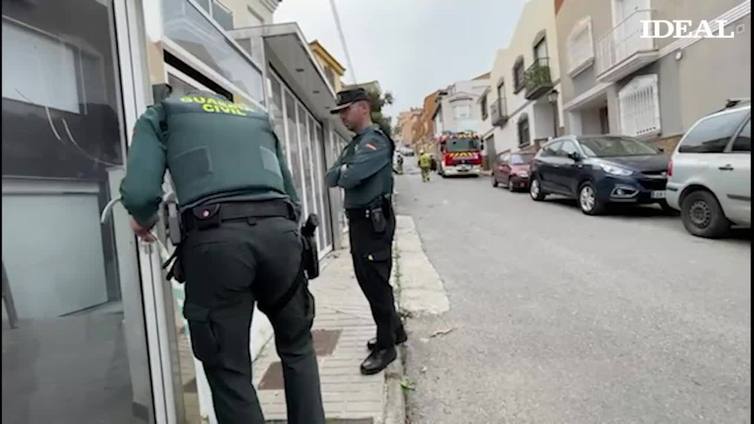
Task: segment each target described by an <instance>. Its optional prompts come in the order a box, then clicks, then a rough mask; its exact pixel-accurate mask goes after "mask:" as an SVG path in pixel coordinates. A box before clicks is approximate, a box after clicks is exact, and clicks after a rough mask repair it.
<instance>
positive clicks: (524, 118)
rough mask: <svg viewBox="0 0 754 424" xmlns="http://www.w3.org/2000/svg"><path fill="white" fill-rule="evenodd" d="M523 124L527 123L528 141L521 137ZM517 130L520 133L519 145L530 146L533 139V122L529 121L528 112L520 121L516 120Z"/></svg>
mask: <svg viewBox="0 0 754 424" xmlns="http://www.w3.org/2000/svg"><path fill="white" fill-rule="evenodd" d="M522 124H526V138H527V140H526V142H524V143H522V137H521V126H522ZM516 131H517V133H518V147H526V146H530V145H531V143H532V141H531V124H530V122H529V116H528V115H526V114H523V115H522V116H521V117H520V118H519V119H518V121H516Z"/></svg>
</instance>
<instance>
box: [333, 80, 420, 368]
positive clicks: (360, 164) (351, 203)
mask: <svg viewBox="0 0 754 424" xmlns="http://www.w3.org/2000/svg"><path fill="white" fill-rule="evenodd" d="M332 113H339V114H340V118H341V120H342V121H343V124H344V125H345V126H346V127H347V128H348V129H349V130H351V131H353V132H354V133H356V135H355V136H354V137H353V139H352V140H351V142H350V143H349V144H348V145H347V146H346V147H345V149H344V150H343V152H342V153H341V154H340V157H339V158H338V159H337V160H336V162H335V164H334V165H333V166H332V167H331V168H330V170H328V171H327V177H326V179H327V185H328V186H330V187H335V186H339V187H342V188H343V189H345V201H344V203H345V205H344V207H345V209H346V216H347V217H348V227H349V239H350V244H351V258H352V260H353V267H354V271H355V274H356V279H357V280H358V282H359V286H360V287H361V290H362V291H363V292H364V295H365V296H366V298H367V300H368V301H369V307H370V309H371V312H372V317H373V319H374V322H375V324H376V325H377V337H376V339H372V340H370V341H369V342H367V348H368V349H369V350H370V351H371V352H370V354H369V356H368V357H367V358H366V359H365V360H364V362H362V364H361V372H362V373H363V374H366V375H369V374H376V373H378V372H380V371H381V370H383V369H384V368H385V367H387V366H388V364H390V362H392V361H393V360H395V358H396V350H395V345H396V344H400V343H403V342H405V341H406V338H407V337H406V332H405V331H404V329H403V324H402V323H401V320H400V317H399V316H398V313H397V311H396V309H395V298H394V297H393V288H392V286H391V285H390V271H391V269H392V256H393V255H392V246H393V236H394V235H395V214H394V211H393V208H392V202H391V195H392V193H393V172H392V171H393V170H392V158H393V151H394V150H395V146H394V144H393V142H392V140H390V138H389V137H387V136H386V135H385V134H384V133H383V132H382V131H381V130H380V129H379V128H378V127H377V126H375V125H373V124H372V120H371V115H370V102H369V96H368V95H367V92H366V91H365V90H364V89H363V88H356V89H351V90H345V91H341V92H339V93H338V101H337V106H336V107H335V108H334V109H333V110H332Z"/></svg>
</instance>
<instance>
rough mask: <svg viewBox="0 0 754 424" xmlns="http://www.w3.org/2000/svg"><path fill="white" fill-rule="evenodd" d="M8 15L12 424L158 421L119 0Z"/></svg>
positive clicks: (6, 308) (6, 224)
mask: <svg viewBox="0 0 754 424" xmlns="http://www.w3.org/2000/svg"><path fill="white" fill-rule="evenodd" d="M2 10H3V16H2V72H3V83H2V97H3V98H2V112H3V117H2V120H3V125H2V162H3V168H2V202H3V208H2V245H3V249H2V271H3V272H2V277H3V311H2V319H3V330H2V345H3V352H2V368H3V369H2V379H3V393H2V398H3V399H2V400H3V411H2V421H3V422H4V423H5V422H7V423H93V422H103V423H105V422H106V423H140V422H144V423H146V422H154V408H153V401H152V385H151V380H150V373H149V365H148V364H149V362H148V355H147V343H146V334H145V321H144V310H143V299H142V295H141V283H140V277H139V267H138V261H137V249H136V245H135V240H134V237H133V233H131V232H130V229H129V226H128V219H127V215H126V214H125V211H123V209H122V208H120V209H118V208H116V213H115V215H114V216H113V218H112V219H110V220H108V221H107V222H106V223H105V224H101V223H100V211H101V210H102V208H103V207H104V206H105V204H106V203H107V202H108V201H109V200H110V199H111V198H112V197H113V196H117V193H116V191H117V187H118V184H119V182H120V179H121V178H122V176H123V174H124V172H123V163H124V146H125V132H124V127H123V119H124V118H123V111H122V110H121V104H122V101H121V95H122V93H121V87H120V76H119V65H118V62H117V51H116V50H115V48H116V47H115V46H116V42H115V39H114V34H115V28H114V11H113V5H112V2H111V1H107V0H68V1H65V2H57V1H48V2H19V1H11V0H3V3H2ZM62 17H65V18H62Z"/></svg>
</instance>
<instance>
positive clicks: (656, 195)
mask: <svg viewBox="0 0 754 424" xmlns="http://www.w3.org/2000/svg"><path fill="white" fill-rule="evenodd" d="M652 198H653V199H664V198H665V190H663V191H653V192H652Z"/></svg>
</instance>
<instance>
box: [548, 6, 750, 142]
mask: <svg viewBox="0 0 754 424" xmlns="http://www.w3.org/2000/svg"><path fill="white" fill-rule="evenodd" d="M555 7H556V10H557V18H556V21H557V29H558V35H559V37H558V46H559V50H560V51H561V52H562V54H561V56H560V62H561V69H562V70H563V71H562V75H561V85H562V90H561V91H562V95H563V103H564V105H563V108H564V111H565V130H566V132H568V133H571V134H602V133H615V134H626V135H632V136H638V137H641V138H645V139H648V140H653V141H655V142H656V143H658V144H659V145H660V146H661V147H664V148H665V150H666V152H671V151H672V150H673V148H674V147H675V145H676V144H677V142H678V140H679V139H680V137H681V136H682V135H683V133H684V132H685V131H686V130H687V129H688V128H689V126H690V125H691V124H693V123H694V122H695V121H696V120H697V119H698V118H700V117H702V116H704V115H705V114H708V113H710V112H712V111H714V110H718V109H720V108H722V107H723V105H724V104H725V100H726V99H728V98H736V97H750V93H751V79H750V74H751V62H750V60H751V50H750V49H751V34H750V31H751V2H750V1H748V0H747V1H741V0H723V1H715V2H702V1H689V2H679V1H671V0H610V1H598V0H585V1H569V0H565V1H556V2H555ZM657 19H662V20H674V19H684V20H691V21H692V23H693V26H694V28H695V27H696V25H698V23H699V21H700V20H702V19H704V20H717V19H722V20H724V21H725V22H726V25H725V26H724V28H723V31H724V32H726V33H732V34H734V38H732V39H712V38H708V39H692V38H686V39H683V38H681V39H674V38H663V39H653V38H642V37H641V31H642V23H641V22H642V21H645V20H657ZM717 30H718V29H717V28H715V31H717Z"/></svg>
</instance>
